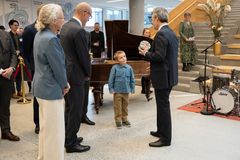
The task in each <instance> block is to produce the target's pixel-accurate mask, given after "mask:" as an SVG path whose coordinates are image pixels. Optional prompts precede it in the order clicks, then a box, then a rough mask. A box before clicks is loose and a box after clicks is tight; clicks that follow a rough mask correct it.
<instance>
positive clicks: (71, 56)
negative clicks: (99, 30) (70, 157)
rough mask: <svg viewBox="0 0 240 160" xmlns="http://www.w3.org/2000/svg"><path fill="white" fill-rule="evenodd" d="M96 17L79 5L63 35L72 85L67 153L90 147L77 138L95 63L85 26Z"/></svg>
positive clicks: (68, 98) (67, 116) (68, 102)
mask: <svg viewBox="0 0 240 160" xmlns="http://www.w3.org/2000/svg"><path fill="white" fill-rule="evenodd" d="M91 16H92V9H91V7H90V5H89V4H87V3H85V2H82V3H79V4H78V5H77V6H76V8H75V11H74V16H73V18H72V19H70V20H69V21H68V22H67V23H65V24H64V25H63V27H62V29H61V32H60V39H61V43H62V46H63V49H64V52H65V55H66V65H67V78H68V82H69V84H70V86H71V88H70V90H69V93H68V94H67V95H66V96H65V101H66V102H65V103H66V104H65V107H66V108H65V129H66V136H65V137H66V139H65V148H66V152H67V153H71V152H85V151H88V150H89V149H90V146H87V145H86V146H84V145H81V144H80V143H81V141H82V139H83V138H82V137H79V138H78V137H77V133H78V131H79V129H80V124H81V121H82V116H83V106H84V105H86V103H87V102H88V99H86V97H87V95H88V91H89V80H90V75H91V72H90V70H91V63H90V56H89V46H88V44H89V43H88V36H89V35H88V34H87V33H86V31H85V30H84V28H83V27H84V26H85V24H86V23H87V21H89V19H90V18H91Z"/></svg>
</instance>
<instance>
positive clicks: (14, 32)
mask: <svg viewBox="0 0 240 160" xmlns="http://www.w3.org/2000/svg"><path fill="white" fill-rule="evenodd" d="M8 25H9V27H10V29H11V30H10V32H9V33H10V36H11V38H12V41H13V44H14V47H15V50H16V53H17V56H18V57H19V56H21V57H22V53H21V52H20V41H19V36H18V34H17V30H18V27H19V23H18V21H17V20H14V19H12V20H10V21H9V22H8ZM15 81H16V91H17V93H16V91H15V90H14V92H13V96H12V97H13V98H19V97H20V96H22V92H21V82H22V80H21V74H20V72H18V74H17V76H16V78H15Z"/></svg>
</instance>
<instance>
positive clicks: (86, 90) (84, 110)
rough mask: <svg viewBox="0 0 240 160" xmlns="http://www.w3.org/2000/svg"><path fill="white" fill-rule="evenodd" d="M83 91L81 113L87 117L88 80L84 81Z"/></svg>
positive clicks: (83, 116)
mask: <svg viewBox="0 0 240 160" xmlns="http://www.w3.org/2000/svg"><path fill="white" fill-rule="evenodd" d="M85 83H86V84H85V88H84V89H85V93H86V95H85V96H84V103H83V115H82V118H85V117H87V112H88V94H89V85H90V82H89V81H86V82H85Z"/></svg>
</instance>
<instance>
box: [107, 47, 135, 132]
mask: <svg viewBox="0 0 240 160" xmlns="http://www.w3.org/2000/svg"><path fill="white" fill-rule="evenodd" d="M114 59H115V60H116V61H117V62H118V63H117V64H115V65H114V66H113V67H112V69H111V72H110V76H109V80H108V88H109V92H110V93H112V94H113V105H114V115H115V122H116V127H117V128H118V129H121V128H122V125H123V126H127V127H130V126H131V123H130V122H129V121H128V118H127V116H128V102H129V93H134V92H135V80H134V73H133V69H132V67H131V66H130V65H128V64H127V57H126V54H125V52H124V51H117V52H115V54H114Z"/></svg>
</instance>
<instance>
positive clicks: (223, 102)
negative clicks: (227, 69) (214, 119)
mask: <svg viewBox="0 0 240 160" xmlns="http://www.w3.org/2000/svg"><path fill="white" fill-rule="evenodd" d="M237 96H238V93H237V90H236V88H235V87H232V86H224V87H222V88H221V89H218V90H216V91H215V92H214V93H213V94H212V99H211V104H212V106H213V108H215V109H216V111H217V113H220V114H229V113H231V111H232V110H233V109H234V106H235V105H236V102H237Z"/></svg>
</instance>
